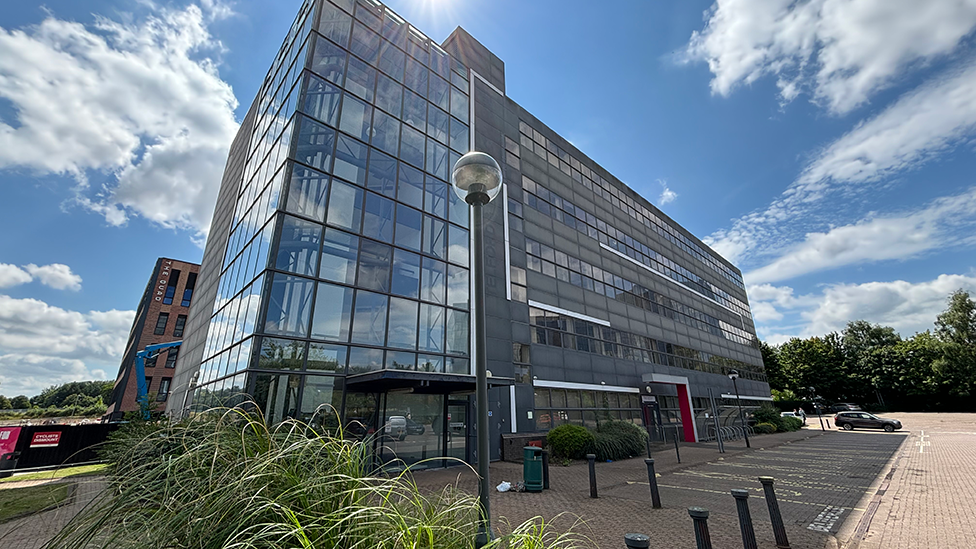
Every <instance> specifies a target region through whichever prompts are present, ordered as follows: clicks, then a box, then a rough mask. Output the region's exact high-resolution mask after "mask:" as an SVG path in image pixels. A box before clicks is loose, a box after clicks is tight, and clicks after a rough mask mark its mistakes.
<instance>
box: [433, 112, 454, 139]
mask: <svg viewBox="0 0 976 549" xmlns="http://www.w3.org/2000/svg"><path fill="white" fill-rule="evenodd" d="M450 120H451V117H449V116H448V115H447V113H446V112H444V111H442V110H440V109H434V108H430V109H428V110H427V135H429V136H431V137H433V138H434V139H436V140H438V141H440V142H441V143H447V136H448V131H449V128H448V126H449V125H450Z"/></svg>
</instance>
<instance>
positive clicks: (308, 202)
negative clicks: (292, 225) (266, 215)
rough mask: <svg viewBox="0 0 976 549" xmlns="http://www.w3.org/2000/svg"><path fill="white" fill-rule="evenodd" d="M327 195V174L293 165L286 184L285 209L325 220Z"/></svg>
mask: <svg viewBox="0 0 976 549" xmlns="http://www.w3.org/2000/svg"><path fill="white" fill-rule="evenodd" d="M328 196H329V176H327V175H325V174H324V173H321V172H317V171H315V170H312V169H309V168H306V167H304V166H299V165H295V166H294V167H293V168H292V172H291V184H289V185H288V200H287V202H286V203H285V209H286V210H287V211H289V212H292V213H296V214H299V215H304V216H306V217H311V218H312V219H317V220H319V221H325V199H326V198H327V197H328Z"/></svg>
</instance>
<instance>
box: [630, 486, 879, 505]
mask: <svg viewBox="0 0 976 549" xmlns="http://www.w3.org/2000/svg"><path fill="white" fill-rule="evenodd" d="M628 484H631V483H629V482H628ZM633 484H643V485H644V486H647V485H648V483H646V482H634V483H633ZM658 487H660V488H674V489H675V490H693V491H695V492H707V493H709V494H722V495H730V494H729V493H728V492H722V491H720V490H709V489H708V488H688V487H685V486H671V485H670V484H658ZM751 490H753V491H756V492H762V488H752V489H751ZM776 500H777V501H785V502H787V503H795V504H797V505H812V506H814V507H827V506H831V507H837V506H836V505H833V504H828V503H812V502H809V501H797V500H793V499H782V498H776ZM848 509H853V510H854V511H864V509H860V508H857V507H854V508H850V507H848Z"/></svg>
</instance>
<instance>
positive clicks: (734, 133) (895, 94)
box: [0, 0, 976, 395]
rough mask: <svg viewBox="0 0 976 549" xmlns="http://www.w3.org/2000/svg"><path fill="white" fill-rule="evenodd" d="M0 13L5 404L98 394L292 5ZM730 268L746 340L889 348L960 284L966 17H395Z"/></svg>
mask: <svg viewBox="0 0 976 549" xmlns="http://www.w3.org/2000/svg"><path fill="white" fill-rule="evenodd" d="M31 4H32V3H28V2H21V3H14V4H12V5H10V6H7V7H6V9H4V10H3V13H2V14H0V192H2V193H3V194H2V196H3V200H0V394H8V395H14V394H20V393H26V394H35V393H37V392H38V391H39V390H40V389H42V388H43V387H45V386H48V385H50V384H54V383H60V382H64V381H68V380H75V379H90V378H111V377H113V376H114V374H115V371H116V369H117V368H118V361H119V359H120V356H121V353H122V350H123V347H124V344H125V340H126V337H127V334H128V330H129V326H130V324H131V320H132V316H133V314H134V313H133V310H134V309H135V306H136V304H137V303H138V300H139V297H140V294H141V292H142V290H143V289H144V287H145V284H146V282H147V280H148V276H149V274H150V270H151V268H152V266H153V262H154V260H155V259H156V258H157V257H159V256H168V257H174V258H179V259H185V260H189V261H199V260H200V258H201V255H202V248H201V246H202V243H203V242H204V241H205V238H206V230H207V225H208V224H209V221H210V215H211V213H212V206H213V200H214V199H215V197H216V190H217V186H218V185H219V178H220V174H221V172H222V170H223V165H224V161H225V158H226V150H227V146H228V144H229V142H230V140H231V139H232V138H233V135H234V132H235V131H236V125H237V122H238V121H239V120H240V119H241V118H242V117H243V115H244V112H245V110H246V109H247V107H248V105H249V104H250V102H251V99H252V98H253V97H254V95H255V93H256V91H257V88H258V86H259V84H260V82H261V80H262V78H263V77H264V74H265V72H266V70H267V68H268V66H269V65H270V63H271V61H272V59H273V57H274V55H275V53H276V51H277V48H278V46H279V45H280V42H281V40H282V38H283V36H284V34H285V32H286V31H287V29H288V26H289V25H290V24H291V21H292V18H293V17H294V14H295V13H296V12H297V9H298V6H299V1H297V0H273V1H272V0H237V1H235V2H226V1H221V0H199V1H194V2H188V1H174V2H167V1H163V0H157V1H156V2H152V3H151V2H148V1H145V2H137V3H134V2H129V1H122V0H48V1H46V2H45V3H44V4H43V7H41V6H39V5H31ZM388 4H389V5H390V6H391V7H392V8H393V9H394V10H396V11H397V12H398V13H400V14H401V15H402V16H404V17H405V18H406V19H407V20H408V21H410V22H411V23H412V24H413V25H415V26H416V27H417V28H419V29H420V30H421V31H423V32H424V33H426V34H427V35H428V36H430V37H432V38H434V39H435V40H438V41H440V40H443V39H444V38H446V37H447V36H448V35H449V34H450V32H451V31H452V30H453V29H454V28H455V27H457V26H463V27H464V28H465V29H467V30H468V31H469V32H470V33H471V34H472V35H474V36H475V37H477V38H478V39H479V40H480V41H481V42H482V43H483V44H485V46H487V47H488V48H489V49H491V50H492V51H493V52H494V53H495V54H496V55H498V56H499V57H500V58H501V59H502V60H503V61H504V62H505V65H506V85H507V93H508V95H509V96H510V97H511V98H513V99H514V100H515V101H517V102H519V103H520V104H521V105H523V106H524V107H525V108H527V109H528V110H529V111H531V112H532V113H533V114H535V115H536V116H538V117H539V119H541V120H542V121H544V122H545V123H547V124H548V125H549V126H550V127H552V128H553V129H554V130H555V131H557V132H559V133H560V134H562V135H563V136H566V137H567V138H568V139H570V140H571V141H572V142H573V143H574V144H575V145H577V146H578V147H579V148H580V149H581V150H582V151H583V152H585V153H586V154H588V155H589V156H590V157H591V158H593V159H594V160H596V161H597V162H599V163H600V164H602V165H603V166H604V167H605V168H607V169H608V170H610V171H611V172H612V173H614V174H615V175H617V176H618V177H619V178H620V179H622V180H624V181H625V182H627V183H628V184H629V185H631V186H632V187H633V188H634V189H636V190H637V191H638V192H640V193H642V194H643V195H644V196H645V197H646V198H648V199H649V200H650V201H651V202H652V203H654V204H656V205H657V206H659V207H660V208H661V209H662V210H663V211H664V212H665V213H667V214H668V215H670V216H671V217H672V218H674V219H675V220H676V221H677V222H679V223H680V224H682V225H683V226H684V227H686V228H688V229H689V230H690V231H692V233H694V234H695V235H697V236H699V237H700V238H702V239H704V240H705V241H706V242H707V243H709V244H711V245H712V246H713V247H714V248H715V249H716V250H718V251H719V252H720V253H722V254H723V255H724V256H726V257H727V258H729V259H730V260H732V261H733V262H735V264H736V265H738V266H739V267H740V268H741V269H742V271H743V273H745V277H746V281H747V283H748V284H749V298H750V302H751V304H752V306H753V311H754V314H755V317H756V321H757V325H758V327H759V334H760V336H761V337H762V338H763V339H765V340H767V341H769V342H771V343H779V342H782V341H784V340H786V339H787V338H788V337H791V336H801V337H805V336H810V335H818V334H822V333H825V332H828V331H831V330H838V329H841V328H843V326H844V325H845V324H846V323H847V321H849V320H854V319H859V318H863V319H866V320H869V321H872V322H878V323H883V324H886V325H891V326H894V327H895V328H896V329H897V330H899V331H900V332H901V333H902V334H903V335H905V336H909V335H911V334H913V333H915V332H916V331H920V330H925V329H928V328H929V327H931V325H932V322H933V320H934V318H935V315H936V314H938V312H939V311H941V310H942V309H943V307H944V304H945V298H946V296H947V295H948V294H949V293H950V292H951V291H953V290H955V289H957V288H965V289H967V290H969V291H976V260H974V258H976V255H974V253H973V248H974V246H976V236H974V235H976V230H974V229H976V182H974V181H973V177H972V175H971V174H973V173H974V167H976V155H974V150H973V144H974V139H973V138H974V137H976V52H974V48H973V31H974V29H976V0H965V1H963V0H961V1H958V2H930V3H920V2H916V1H914V0H862V1H859V2H848V1H846V0H801V1H794V0H770V1H768V2H741V1H738V2H737V1H731V0H722V1H719V2H711V1H683V2H619V3H612V4H608V5H601V7H600V8H599V9H597V8H595V7H594V6H593V3H592V2H587V1H577V0H570V1H562V2H542V1H536V2H524V1H514V0H463V1H462V0H390V2H388Z"/></svg>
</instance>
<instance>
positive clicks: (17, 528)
mask: <svg viewBox="0 0 976 549" xmlns="http://www.w3.org/2000/svg"><path fill="white" fill-rule="evenodd" d="M61 482H65V483H70V484H73V485H74V489H73V492H74V493H73V494H72V496H71V497H70V498H69V499H68V500H67V502H65V503H64V504H62V505H61V506H60V507H58V508H57V509H54V510H51V511H45V512H43V513H37V514H35V515H32V516H29V517H24V518H21V519H17V520H13V521H10V522H4V523H0V547H4V548H6V547H9V548H12V549H39V548H40V547H42V546H43V545H44V544H45V543H47V542H48V540H50V539H51V538H53V537H54V535H55V534H57V533H58V532H59V531H61V528H63V527H64V525H65V524H67V523H68V521H70V520H71V519H72V518H74V517H75V515H77V514H78V513H79V512H81V510H82V509H84V507H85V506H86V505H88V503H90V502H91V500H92V499H94V498H95V496H97V495H98V494H99V493H100V492H101V491H102V490H103V489H104V487H105V483H104V482H103V480H102V478H101V477H84V478H82V479H78V480H64V481H61ZM42 483H44V482H43V481H42ZM4 484H5V485H6V483H4ZM11 484H14V483H11ZM16 484H22V483H16ZM48 484H49V483H48Z"/></svg>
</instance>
